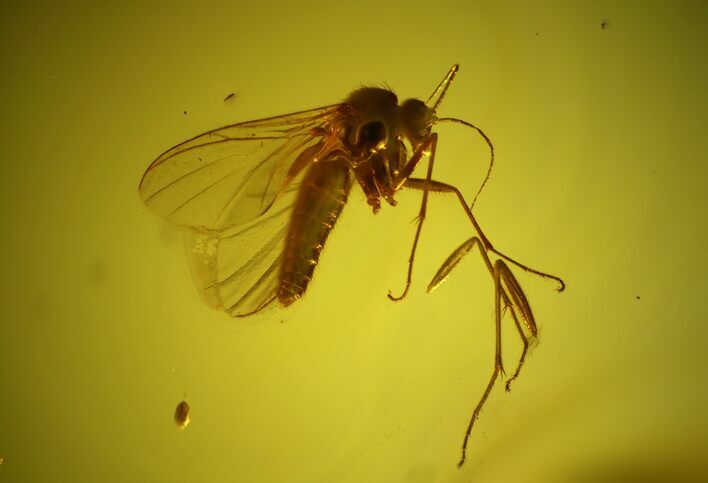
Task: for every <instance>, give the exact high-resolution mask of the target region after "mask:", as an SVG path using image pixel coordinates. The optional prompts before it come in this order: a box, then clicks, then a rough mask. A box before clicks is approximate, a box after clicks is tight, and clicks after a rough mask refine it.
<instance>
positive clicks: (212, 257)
mask: <svg viewBox="0 0 708 483" xmlns="http://www.w3.org/2000/svg"><path fill="white" fill-rule="evenodd" d="M298 190H299V182H298V180H296V181H295V182H293V183H291V184H290V186H289V188H288V189H287V190H286V191H285V192H284V193H283V194H282V196H279V197H278V199H276V200H275V202H274V204H273V206H272V207H271V209H270V210H268V211H267V212H266V213H265V214H263V215H261V216H259V217H257V218H255V219H254V220H252V221H250V222H248V223H245V224H243V225H241V226H238V227H233V228H228V229H223V230H209V229H205V228H187V230H186V231H185V238H184V239H185V246H186V249H187V256H188V259H189V262H190V266H191V269H192V274H193V276H194V280H195V282H196V284H197V289H198V290H199V294H200V296H201V298H202V300H203V301H204V302H205V303H206V304H207V305H209V306H210V307H212V308H214V309H221V310H224V311H225V312H227V313H228V314H229V315H231V316H234V317H243V316H246V315H250V314H252V313H255V312H258V311H259V310H261V309H263V308H264V307H266V306H267V305H269V304H271V303H272V302H274V301H275V293H276V290H277V288H278V283H279V269H280V260H281V257H282V252H283V247H284V245H285V235H286V233H287V228H288V222H289V220H290V215H291V212H292V207H293V205H294V203H295V197H296V196H297V192H298Z"/></svg>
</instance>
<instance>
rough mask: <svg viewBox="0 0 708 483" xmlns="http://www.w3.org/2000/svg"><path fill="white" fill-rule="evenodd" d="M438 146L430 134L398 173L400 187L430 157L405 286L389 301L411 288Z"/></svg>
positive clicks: (401, 297)
mask: <svg viewBox="0 0 708 483" xmlns="http://www.w3.org/2000/svg"><path fill="white" fill-rule="evenodd" d="M437 145H438V135H437V134H436V133H432V134H431V135H430V137H428V139H426V140H425V142H423V143H422V144H421V145H420V146H419V147H418V149H416V152H415V153H414V154H413V155H412V156H411V159H409V160H408V162H407V163H406V165H405V166H404V167H403V169H402V170H401V172H400V173H398V177H399V180H400V184H401V185H405V184H406V183H407V181H406V180H407V178H408V176H410V174H411V173H412V172H413V170H414V169H415V167H416V166H417V165H418V164H420V161H421V160H422V159H423V156H425V155H426V154H427V155H429V156H430V158H429V160H428V172H427V174H426V176H425V179H423V180H420V181H421V188H420V189H421V190H422V191H423V199H422V201H421V203H420V211H419V212H418V217H417V218H416V222H417V227H416V231H415V238H413V247H412V248H411V254H410V256H409V257H408V274H407V275H406V286H405V287H404V288H403V293H402V294H401V295H400V296H398V297H396V296H394V295H393V294H392V293H391V292H390V291H389V292H388V298H389V299H390V300H394V301H398V300H401V299H403V298H404V297H405V296H406V295H407V294H408V289H409V288H410V286H411V279H412V277H413V261H414V259H415V252H416V249H417V248H418V240H419V239H420V232H421V230H422V229H423V221H424V220H425V213H426V210H427V207H428V191H429V190H428V187H427V186H428V185H427V184H426V183H427V181H430V180H431V177H432V175H433V164H435V149H436V147H437Z"/></svg>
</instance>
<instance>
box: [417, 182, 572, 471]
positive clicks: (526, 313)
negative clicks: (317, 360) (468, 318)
mask: <svg viewBox="0 0 708 483" xmlns="http://www.w3.org/2000/svg"><path fill="white" fill-rule="evenodd" d="M404 186H406V187H408V188H413V189H419V190H425V191H435V192H441V193H454V194H456V195H457V198H458V200H459V201H460V204H461V205H462V206H463V208H464V210H465V212H466V213H467V215H468V217H469V218H470V221H471V222H472V225H473V226H474V228H475V230H476V231H477V233H478V235H479V236H475V237H472V238H470V239H468V240H466V241H465V242H464V243H462V245H460V246H459V247H458V248H457V249H456V250H455V251H453V252H452V254H451V255H450V256H449V257H448V258H447V260H445V262H444V263H443V264H442V266H441V267H440V268H439V269H438V271H437V273H436V274H435V276H434V277H433V279H432V281H431V282H430V284H429V285H428V292H432V291H433V290H435V289H436V288H437V287H438V286H439V285H440V284H441V283H442V282H444V281H445V279H447V277H448V276H449V274H450V272H451V271H452V269H453V268H455V266H457V264H458V263H459V262H460V260H462V258H463V257H464V256H465V255H466V254H467V253H468V252H469V251H470V250H472V248H474V247H475V245H476V246H477V248H478V249H479V253H480V255H481V256H482V259H483V261H484V264H485V265H486V267H487V270H488V271H489V273H490V274H491V275H492V278H493V279H494V292H495V295H494V299H495V328H496V346H495V354H494V370H493V371H492V376H491V377H490V379H489V382H488V384H487V387H486V389H485V391H484V393H483V394H482V397H481V398H480V400H479V402H478V403H477V406H476V407H475V409H474V411H473V412H472V417H471V418H470V422H469V424H468V426H467V431H466V432H465V437H464V440H463V443H462V457H461V459H460V461H459V463H458V466H462V465H463V464H464V462H465V456H466V449H467V443H468V440H469V436H470V433H471V432H472V427H473V426H474V423H475V421H476V420H477V418H478V417H479V413H480V411H481V410H482V407H483V406H484V403H485V402H486V400H487V398H488V397H489V394H490V393H491V390H492V388H493V387H494V384H495V383H496V380H497V378H498V377H499V374H504V367H503V363H502V348H501V319H502V309H501V301H502V300H503V302H504V308H505V309H507V308H509V309H511V310H510V312H511V315H512V318H513V320H514V324H515V325H516V329H517V331H518V333H519V335H520V337H521V341H522V343H523V350H522V352H521V356H520V357H519V361H518V364H517V367H516V370H515V371H514V374H513V375H512V376H511V378H509V379H508V380H507V382H506V390H507V391H508V390H509V388H510V384H511V382H512V381H513V380H514V379H516V378H517V377H518V375H519V373H520V371H521V368H522V367H523V364H524V361H525V360H526V354H527V352H528V349H529V346H530V342H531V341H532V340H535V337H536V335H537V334H538V328H537V326H536V321H535V319H534V316H533V312H532V311H531V306H530V304H529V302H528V299H527V298H526V295H525V294H524V292H523V290H522V289H521V286H520V285H519V282H518V281H517V280H516V277H514V275H513V274H512V272H511V270H510V269H509V267H508V266H507V264H506V263H504V261H503V260H501V259H498V260H496V261H495V262H494V264H492V262H491V260H490V259H489V252H492V253H495V254H497V255H499V256H502V255H501V254H500V253H499V252H497V251H496V250H494V248H493V247H492V245H491V243H490V242H489V240H488V239H487V238H486V236H485V235H484V233H483V232H482V230H481V227H480V226H479V224H478V223H477V221H476V219H475V218H474V216H473V215H472V212H471V210H470V209H469V207H468V205H467V203H466V201H465V199H464V197H463V196H462V194H461V193H460V191H459V190H458V189H457V188H455V187H454V186H451V185H447V184H445V183H440V182H438V181H435V180H431V179H418V178H409V179H407V180H406V182H405V185H404ZM504 258H505V259H509V258H508V257H505V256H504ZM512 262H513V261H512ZM514 263H516V262H514ZM517 265H519V266H521V267H522V268H524V267H523V266H522V265H520V264H517ZM528 270H529V271H531V272H533V273H537V274H539V275H542V276H546V277H549V278H553V279H555V280H557V281H558V282H559V283H560V284H561V290H562V288H564V286H565V284H564V283H563V281H562V280H561V279H560V278H558V277H555V276H553V275H548V274H544V273H542V272H538V271H536V270H533V269H528ZM520 319H521V320H523V325H524V326H525V327H526V329H527V330H528V331H529V333H530V336H528V335H527V334H526V332H525V331H524V329H523V327H522V324H521V320H520Z"/></svg>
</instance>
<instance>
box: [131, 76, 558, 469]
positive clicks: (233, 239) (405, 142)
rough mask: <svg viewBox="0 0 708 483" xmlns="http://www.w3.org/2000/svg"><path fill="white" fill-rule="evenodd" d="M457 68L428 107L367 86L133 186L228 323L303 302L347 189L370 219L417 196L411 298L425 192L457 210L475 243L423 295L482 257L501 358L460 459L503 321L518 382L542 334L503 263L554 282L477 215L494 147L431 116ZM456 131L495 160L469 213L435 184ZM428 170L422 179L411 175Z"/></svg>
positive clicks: (449, 190) (236, 128)
mask: <svg viewBox="0 0 708 483" xmlns="http://www.w3.org/2000/svg"><path fill="white" fill-rule="evenodd" d="M457 71H458V66H457V65H453V66H452V68H451V69H450V70H449V72H448V73H447V75H446V76H445V78H444V79H443V80H442V81H441V82H440V84H439V85H438V86H437V88H436V89H435V90H434V91H433V93H432V94H431V95H430V97H429V98H428V99H427V101H425V102H423V101H421V100H418V99H408V100H406V101H404V102H403V103H401V104H400V105H399V103H398V99H397V97H396V95H395V94H394V93H393V92H392V91H390V90H388V89H384V88H379V87H362V88H359V89H357V90H355V91H354V92H352V93H351V94H350V95H349V96H348V97H347V98H346V99H345V100H344V101H343V102H341V103H339V104H334V105H329V106H325V107H320V108H317V109H311V110H307V111H301V112H296V113H291V114H286V115H283V116H277V117H270V118H265V119H260V120H256V121H247V122H241V123H237V124H233V125H230V126H225V127H222V128H219V129H214V130H212V131H209V132H206V133H204V134H201V135H199V136H196V137H194V138H192V139H189V140H187V141H184V142H182V143H180V144H178V145H177V146H175V147H173V148H171V149H169V150H167V151H165V152H164V153H163V154H162V155H160V156H159V157H158V158H157V159H156V160H155V161H154V162H153V163H152V164H151V165H150V166H149V167H148V169H147V171H146V172H145V174H144V175H143V178H142V181H141V183H140V194H141V196H142V199H143V201H144V202H145V204H146V205H147V206H148V207H149V208H150V209H151V210H152V211H154V212H155V213H157V214H158V215H160V216H162V217H163V218H165V219H166V220H168V221H169V222H171V223H173V224H175V225H178V226H180V227H183V228H184V232H185V242H186V246H187V249H188V253H189V259H190V264H191V268H192V272H193V275H194V278H195V281H196V284H197V288H198V290H199V293H200V296H201V298H202V299H203V300H204V302H206V303H207V304H208V305H209V306H211V307H213V308H217V309H221V310H223V311H225V312H227V313H228V314H230V315H231V316H233V317H246V316H249V315H252V314H255V313H257V312H260V311H261V310H263V309H264V308H266V307H268V306H272V305H274V304H275V305H277V304H280V305H281V306H288V305H290V304H292V303H293V302H295V301H297V300H298V299H300V298H301V297H302V296H303V295H304V294H305V291H306V290H307V287H308V284H309V283H310V281H311V280H312V276H313V273H314V271H315V267H316V266H317V264H318V262H319V258H320V253H321V251H322V249H323V247H324V245H325V243H326V241H327V237H328V236H329V234H330V232H331V230H332V228H333V227H334V225H335V223H336V222H337V219H338V218H339V215H340V213H341V211H342V208H343V207H344V205H345V203H346V202H347V198H348V196H349V193H350V191H351V189H352V186H353V185H354V184H357V185H359V187H360V188H361V189H362V191H363V192H364V194H365V196H366V200H367V202H368V204H369V206H370V207H371V209H372V210H373V212H374V213H377V212H378V211H379V210H380V208H381V204H382V200H383V201H385V202H386V203H388V204H389V205H391V206H396V200H395V195H396V193H397V192H398V191H400V190H401V189H404V188H408V189H413V190H417V191H420V192H422V196H421V205H420V211H419V214H418V217H417V226H416V231H415V236H414V239H413V245H412V248H411V252H410V256H409V259H408V268H407V276H406V282H405V286H404V288H403V290H402V293H401V295H399V296H394V295H392V294H391V293H390V292H389V294H388V297H389V298H390V299H391V300H400V299H402V298H403V297H405V295H406V294H407V293H408V289H409V287H410V284H411V277H412V271H413V263H414V258H415V253H416V249H417V246H418V240H419V238H420V233H421V229H422V227H423V222H424V220H425V215H426V206H427V201H428V195H429V193H430V192H437V193H443V194H448V195H450V196H451V198H453V199H454V200H456V202H457V203H459V207H460V209H462V210H463V211H464V212H465V214H466V216H467V218H468V219H469V221H470V224H471V228H472V236H471V237H470V238H469V239H468V240H466V241H465V242H464V243H462V245H460V246H459V247H458V248H457V249H456V250H455V251H454V252H453V253H452V254H451V255H450V256H449V257H448V259H447V260H446V261H445V262H444V263H443V264H442V266H441V267H440V269H439V270H438V272H437V273H436V274H435V276H434V277H433V279H432V281H431V282H430V284H429V285H428V291H429V292H431V291H432V290H434V289H435V288H437V287H438V286H439V285H440V284H441V283H442V282H443V281H444V280H445V279H446V278H447V276H448V275H449V274H450V272H451V270H452V269H453V268H454V267H455V266H456V265H457V264H458V263H459V262H460V260H461V259H462V258H463V257H464V255H465V254H466V253H468V252H469V251H470V250H472V249H473V248H475V247H476V248H477V249H478V252H479V253H480V255H481V257H482V261H483V262H484V265H485V266H486V268H487V270H488V271H489V273H490V275H491V277H492V279H493V281H494V291H495V295H494V300H495V319H496V325H495V327H496V331H495V333H496V349H495V356H494V357H495V358H494V369H493V372H492V375H491V377H490V380H489V382H488V384H487V386H486V389H485V391H484V392H483V394H482V396H481V398H480V400H479V402H478V403H477V405H476V406H475V408H474V410H473V412H472V417H471V419H470V422H469V424H468V427H467V431H466V432H465V436H464V440H463V444H462V454H461V459H460V461H459V463H458V465H459V466H462V464H463V463H464V460H465V452H466V448H467V442H468V439H469V436H470V433H471V430H472V426H473V425H474V422H475V421H476V419H477V417H478V415H479V412H480V411H481V409H482V406H483V405H484V403H485V401H486V399H487V397H488V396H489V393H490V392H491V390H492V388H493V386H494V384H495V383H496V381H497V380H498V379H499V377H500V376H501V375H502V373H503V367H502V358H501V319H502V315H503V312H504V311H506V310H508V311H509V313H510V314H511V316H512V319H513V321H514V323H515V325H516V328H517V330H518V332H519V334H520V337H521V340H522V342H523V350H522V353H521V355H520V357H519V361H518V364H517V367H516V371H515V372H514V374H513V375H512V376H511V378H510V379H509V380H507V382H506V387H507V390H508V389H509V384H510V383H511V381H512V380H514V379H515V378H516V377H517V376H518V374H519V371H520V370H521V367H522V365H523V363H524V358H525V356H526V352H527V350H528V347H529V344H530V343H531V342H532V341H533V340H534V338H535V336H536V334H537V327H536V322H535V320H534V316H533V313H532V311H531V307H530V305H529V302H528V300H527V299H526V296H525V295H524V292H523V290H522V289H521V286H520V285H519V283H518V282H517V280H516V277H515V276H514V275H513V273H512V272H511V269H510V268H509V264H511V265H513V266H516V267H518V268H519V269H522V270H524V271H527V272H531V273H534V274H536V275H538V276H541V277H544V278H550V279H553V280H555V281H556V282H557V283H558V284H559V286H558V291H561V290H563V288H564V287H565V285H564V283H563V281H562V280H561V279H560V278H559V277H556V276H553V275H550V274H547V273H543V272H540V271H538V270H535V269H532V268H530V267H528V266H526V265H524V264H522V263H519V262H517V261H516V260H514V259H512V258H510V257H508V256H507V255H505V254H503V253H502V252H500V251H498V250H497V249H496V248H494V246H493V245H492V243H491V242H490V241H489V239H488V238H487V237H486V236H485V234H484V233H483V231H482V229H481V227H480V225H479V223H478V222H477V219H476V218H475V216H474V215H473V213H472V207H473V206H474V200H476V198H477V195H479V193H480V192H481V190H482V189H483V188H484V186H485V184H486V182H487V180H488V179H489V175H490V173H491V169H492V166H493V164H494V147H493V145H492V142H491V141H490V139H489V138H488V137H487V136H486V135H485V134H484V132H483V131H482V130H481V129H479V128H478V127H476V126H475V125H473V124H471V123H469V122H467V121H464V120H461V119H456V118H439V117H437V114H436V112H437V108H438V106H439V105H440V103H441V102H442V100H443V98H444V97H445V93H446V92H447V90H448V88H449V86H450V84H451V82H452V80H453V79H454V77H455V75H456V74H457ZM440 123H456V124H459V125H464V126H466V127H469V128H472V129H473V130H475V131H476V132H477V133H479V135H480V136H481V137H482V138H483V139H484V141H485V142H486V144H487V145H488V146H489V150H490V163H489V168H488V170H487V174H486V176H485V178H484V181H483V183H482V184H481V186H480V188H479V190H478V191H477V193H476V195H475V197H474V199H473V201H472V203H471V204H469V203H468V202H467V200H466V199H465V197H464V196H463V194H462V193H461V192H460V191H459V190H458V189H457V188H456V187H455V186H452V185H450V184H446V183H442V182H439V181H436V180H434V179H433V177H432V173H433V165H434V162H435V151H436V147H437V142H438V135H437V133H436V132H434V131H433V127H434V126H436V125H437V124H440ZM426 161H427V170H426V175H425V177H424V178H415V177H413V176H412V175H413V172H414V170H415V169H416V168H417V167H418V166H419V165H421V164H422V163H424V162H426Z"/></svg>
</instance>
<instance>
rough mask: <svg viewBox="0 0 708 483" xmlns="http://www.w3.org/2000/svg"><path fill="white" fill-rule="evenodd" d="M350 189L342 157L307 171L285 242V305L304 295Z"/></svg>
mask: <svg viewBox="0 0 708 483" xmlns="http://www.w3.org/2000/svg"><path fill="white" fill-rule="evenodd" d="M351 187H352V178H351V175H350V172H349V167H348V165H347V164H346V163H345V162H344V160H342V159H341V158H334V159H325V160H321V161H319V162H316V163H314V164H313V165H312V166H311V167H309V168H308V171H307V173H306V174H305V177H304V179H303V181H302V184H301V185H300V191H299V193H298V195H297V200H296V202H295V207H294V209H293V213H292V216H291V218H290V226H289V228H288V235H287V239H286V240H285V249H284V251H283V261H282V265H281V267H280V286H279V287H278V294H277V295H278V300H279V301H280V303H281V304H282V305H284V306H287V305H290V304H291V303H293V302H294V301H296V300H297V299H299V298H300V297H301V296H302V294H303V293H305V290H306V289H307V284H308V283H310V280H312V274H313V273H314V271H315V266H317V262H318V260H319V258H320V252H321V251H322V247H324V244H325V241H326V240H327V236H328V235H329V232H330V231H331V230H332V228H333V227H334V224H335V223H336V221H337V218H338V217H339V214H340V213H341V212H342V208H344V204H345V203H346V201H347V196H348V195H349V190H350V189H351Z"/></svg>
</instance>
